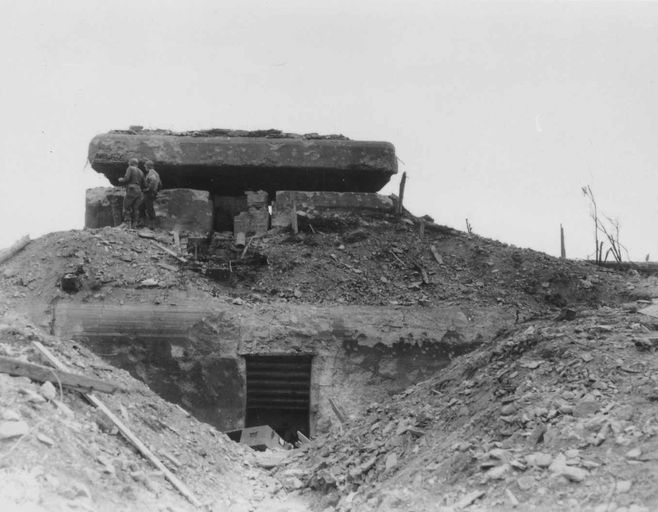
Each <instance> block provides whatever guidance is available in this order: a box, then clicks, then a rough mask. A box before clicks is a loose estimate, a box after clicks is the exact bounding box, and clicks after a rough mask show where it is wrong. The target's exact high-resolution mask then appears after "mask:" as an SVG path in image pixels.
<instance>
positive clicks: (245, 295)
mask: <svg viewBox="0 0 658 512" xmlns="http://www.w3.org/2000/svg"><path fill="white" fill-rule="evenodd" d="M405 220H407V219H402V220H400V219H399V218H397V217H393V216H378V217H370V218H368V217H362V216H349V215H348V216H343V217H342V218H341V219H340V221H341V223H340V226H339V228H336V224H334V225H333V226H330V228H332V229H325V231H320V230H319V228H313V227H312V225H307V226H306V231H304V232H300V233H298V234H292V233H290V232H281V231H276V230H272V231H270V232H268V234H267V235H265V236H263V237H256V238H254V239H253V240H252V241H250V243H249V246H248V248H247V250H246V251H244V250H243V249H242V248H238V247H235V246H234V245H233V244H232V239H231V237H230V236H221V235H220V236H218V237H215V239H214V240H211V242H210V245H211V246H212V247H213V248H214V251H215V252H214V253H213V254H211V255H210V256H207V257H206V258H205V261H202V262H200V263H198V264H197V265H196V267H194V265H191V264H190V265H181V264H180V262H179V261H177V260H176V259H174V258H173V257H172V256H171V255H169V254H167V253H166V252H164V251H163V250H162V249H160V248H158V247H157V246H156V244H155V243H154V242H157V243H159V244H160V245H163V246H166V247H168V248H169V249H175V246H174V241H173V237H172V234H170V233H166V232H162V231H160V232H157V233H155V234H150V235H148V236H154V237H155V240H153V239H151V238H142V237H140V236H139V234H138V232H136V231H122V230H120V229H117V228H103V229H97V230H96V229H94V230H84V231H67V232H59V233H51V234H49V235H46V236H44V237H42V238H40V239H37V240H34V241H32V242H31V243H30V245H28V246H27V248H26V249H25V250H24V251H23V252H21V253H20V254H18V255H17V256H15V257H14V258H13V259H11V260H10V261H9V262H8V263H7V264H5V265H4V266H3V270H2V273H1V274H0V284H1V285H2V287H3V289H4V290H5V292H6V293H7V294H8V296H9V297H10V298H11V299H12V301H13V302H15V303H18V304H20V303H22V304H24V305H26V306H27V307H29V304H30V303H31V302H32V301H33V299H35V298H38V300H39V302H41V303H49V302H51V301H53V300H55V299H58V300H59V299H65V300H84V301H87V300H98V301H102V300H112V296H113V295H112V294H114V296H115V297H117V299H116V300H121V298H119V296H121V295H122V294H123V295H126V294H127V295H129V292H130V290H136V289H139V288H152V289H153V290H155V291H158V292H159V299H157V300H161V301H163V302H164V301H166V300H167V297H168V293H167V291H168V290H172V289H175V290H183V291H185V292H186V293H187V294H189V295H190V296H192V297H198V298H200V299H202V298H203V297H204V296H206V297H207V296H215V297H221V296H226V297H231V298H235V297H239V298H241V299H242V300H245V301H247V302H276V301H291V302H298V303H311V304H366V305H401V306H427V305H445V304H464V303H468V304H471V305H472V306H473V307H477V306H478V305H479V304H482V305H491V304H499V305H501V306H506V307H513V308H516V309H517V312H518V316H519V319H520V320H523V319H527V318H531V317H534V316H537V315H539V314H543V313H545V312H546V311H548V310H559V309H561V308H565V307H567V306H572V305H578V304H580V305H582V304H586V305H595V304H601V303H603V304H608V303H609V304H614V303H618V302H619V301H621V300H624V299H625V298H627V297H628V296H629V295H630V294H632V293H633V288H634V286H635V285H636V284H637V282H638V281H639V279H638V277H637V276H634V275H630V274H629V273H620V272H613V271H610V270H608V269H601V268H598V267H596V266H594V265H591V264H588V263H585V262H575V261H570V260H560V259H557V258H552V257H550V256H547V255H545V254H542V253H538V252H535V251H532V250H529V249H519V248H517V247H513V246H508V245H505V244H501V243H499V242H495V241H492V240H487V239H483V238H481V237H478V236H475V235H467V234H465V233H461V232H457V231H454V230H448V229H446V230H445V231H444V232H434V231H429V230H427V231H426V233H425V235H424V236H423V237H422V238H421V237H420V236H419V233H418V229H417V227H415V226H413V225H410V224H409V223H407V222H405ZM190 247H192V246H191V245H190ZM190 251H191V252H192V253H193V249H190ZM184 256H186V257H188V259H189V258H190V255H189V254H184ZM250 258H251V260H254V259H256V260H258V258H261V259H262V260H263V261H265V262H267V264H266V265H263V266H259V265H246V264H245V263H246V262H245V259H246V260H249V259H250ZM258 261H260V260H258ZM218 265H220V266H224V267H226V268H229V267H230V268H231V270H232V272H231V276H230V278H225V279H220V280H213V279H210V278H208V277H206V276H204V275H202V274H201V273H199V270H200V271H202V272H205V271H206V270H208V267H213V266H214V267H217V266H218ZM192 267H194V268H196V270H197V272H195V271H192V270H190V268H192ZM65 274H71V275H73V276H77V278H78V282H79V285H78V289H77V290H73V292H74V293H71V292H70V291H69V292H68V293H67V292H65V291H63V290H62V289H61V279H62V277H63V276H64V275H65ZM208 274H210V272H208ZM224 277H225V276H224ZM156 295H157V294H156Z"/></svg>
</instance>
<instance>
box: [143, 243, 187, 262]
mask: <svg viewBox="0 0 658 512" xmlns="http://www.w3.org/2000/svg"><path fill="white" fill-rule="evenodd" d="M151 241H152V242H153V244H154V245H155V246H156V247H157V248H158V249H160V250H161V251H164V252H166V253H167V254H170V255H171V256H173V257H174V258H176V259H177V260H178V261H180V262H181V263H187V260H186V259H185V258H181V257H180V256H179V255H178V254H176V253H175V252H174V251H172V250H171V249H168V248H167V247H165V246H164V245H160V244H159V243H158V242H156V241H155V240H151Z"/></svg>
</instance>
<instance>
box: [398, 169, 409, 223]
mask: <svg viewBox="0 0 658 512" xmlns="http://www.w3.org/2000/svg"><path fill="white" fill-rule="evenodd" d="M406 184H407V173H406V171H405V172H403V173H402V179H401V180H400V193H399V194H398V215H402V211H403V208H404V206H402V202H403V201H404V187H405V185H406Z"/></svg>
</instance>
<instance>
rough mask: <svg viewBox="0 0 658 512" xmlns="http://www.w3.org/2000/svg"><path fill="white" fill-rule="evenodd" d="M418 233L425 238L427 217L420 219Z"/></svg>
mask: <svg viewBox="0 0 658 512" xmlns="http://www.w3.org/2000/svg"><path fill="white" fill-rule="evenodd" d="M418 234H419V235H420V238H421V239H423V238H425V219H420V224H418Z"/></svg>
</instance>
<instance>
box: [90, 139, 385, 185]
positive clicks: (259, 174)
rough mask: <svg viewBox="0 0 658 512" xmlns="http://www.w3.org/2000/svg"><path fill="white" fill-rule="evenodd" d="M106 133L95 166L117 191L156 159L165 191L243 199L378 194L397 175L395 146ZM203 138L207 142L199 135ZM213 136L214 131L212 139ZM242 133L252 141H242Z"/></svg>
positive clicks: (94, 154) (95, 143)
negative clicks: (130, 167)
mask: <svg viewBox="0 0 658 512" xmlns="http://www.w3.org/2000/svg"><path fill="white" fill-rule="evenodd" d="M194 133H195V134H194V135H188V134H184V135H180V134H175V135H172V134H163V133H159V132H137V133H125V132H124V133H121V132H120V133H112V132H110V133H107V134H102V135H98V136H96V137H94V139H93V140H92V141H91V143H90V144H89V162H90V163H91V166H92V168H93V169H94V170H96V171H97V172H99V173H102V174H104V175H105V176H106V177H107V178H108V179H109V180H110V182H111V183H112V184H113V185H117V184H118V178H119V177H121V176H123V174H124V172H125V169H126V166H127V162H128V159H130V158H138V159H139V160H140V162H144V161H145V160H147V159H150V160H153V162H154V163H155V168H156V170H157V171H158V172H159V174H160V177H161V179H162V182H163V185H164V187H165V188H182V187H184V188H195V189H200V190H208V191H210V192H213V193H216V194H224V195H238V194H242V193H243V192H244V191H245V190H266V191H268V192H269V193H270V194H274V192H275V191H277V190H328V191H354V192H376V191H378V190H379V189H381V188H382V187H383V186H384V185H385V184H386V183H387V182H388V181H389V179H390V177H391V176H392V175H393V174H395V173H396V172H397V159H396V156H395V148H394V147H393V145H392V144H391V143H389V142H366V141H354V140H348V139H345V138H339V137H332V136H329V137H320V136H317V137H310V136H294V137H292V136H291V137H289V136H287V134H283V136H281V135H279V136H267V137H257V136H250V135H249V133H250V132H238V133H239V134H240V135H241V136H230V135H224V134H222V135H206V133H208V132H194ZM198 133H201V135H198ZM211 133H212V132H211ZM244 134H248V135H247V136H244Z"/></svg>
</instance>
